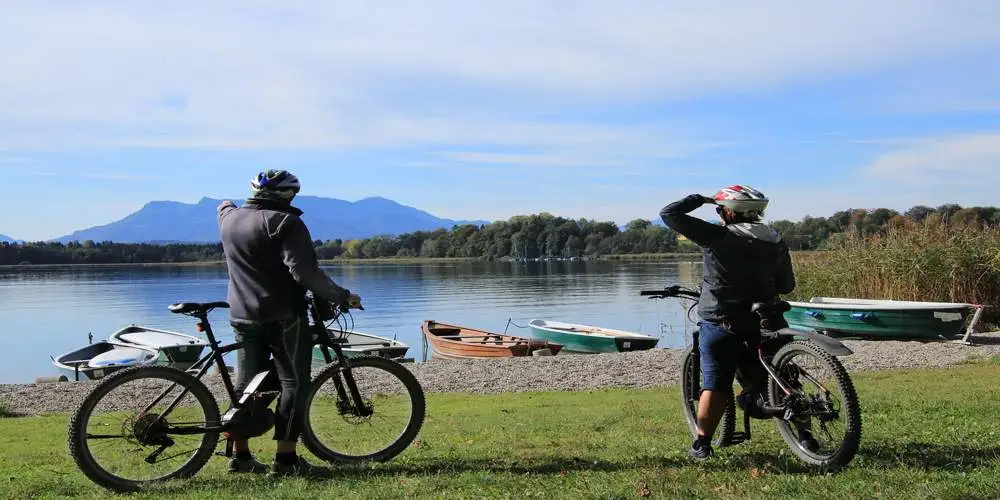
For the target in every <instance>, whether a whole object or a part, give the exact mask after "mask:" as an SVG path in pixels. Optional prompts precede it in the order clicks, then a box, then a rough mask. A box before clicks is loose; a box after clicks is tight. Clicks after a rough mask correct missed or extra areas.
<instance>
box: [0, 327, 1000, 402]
mask: <svg viewBox="0 0 1000 500" xmlns="http://www.w3.org/2000/svg"><path fill="white" fill-rule="evenodd" d="M974 341H975V342H976V343H975V344H973V345H964V344H960V343H956V342H951V341H940V342H920V341H898V340H893V341H862V340H845V341H844V344H845V345H847V346H848V347H849V348H850V349H851V350H853V351H854V354H852V355H850V356H845V357H842V358H839V359H840V361H841V363H843V365H844V367H845V368H846V369H847V371H848V373H851V374H853V373H857V372H878V371H887V370H901V369H921V368H946V367H949V366H955V365H959V364H965V363H969V362H976V361H980V360H987V359H991V358H994V357H997V356H1000V331H996V332H989V333H978V334H975V335H974ZM411 349H412V348H411ZM684 352H685V350H684V349H676V348H669V349H666V348H665V349H652V350H648V351H635V352H627V353H610V354H578V355H556V356H549V357H538V358H534V357H518V358H499V359H464V360H453V359H431V360H428V361H427V362H425V363H406V364H404V365H403V366H405V367H406V368H407V369H408V370H410V371H411V372H412V373H413V374H414V375H415V376H416V377H417V379H418V380H419V381H420V384H421V385H422V386H423V389H424V391H425V392H428V393H471V394H495V393H503V392H537V391H587V390H600V389H611V388H623V389H652V388H659V387H669V386H676V385H677V384H678V381H679V378H680V369H681V363H682V362H683V356H684ZM409 354H411V355H412V354H413V353H409ZM202 381H205V382H206V383H207V385H208V386H209V388H210V389H211V390H212V392H213V393H214V394H215V395H216V398H218V400H219V401H220V406H226V405H227V404H228V403H226V401H227V398H226V396H225V391H224V389H223V387H222V384H221V379H220V377H219V376H218V375H211V374H210V375H206V376H205V377H203V378H202ZM97 383H98V382H94V381H85V382H50V383H24V384H0V405H6V406H7V409H8V411H10V412H11V413H13V414H14V415H16V417H23V416H33V415H42V414H50V413H65V412H72V411H74V410H75V409H76V407H77V406H78V405H79V403H80V402H81V401H82V400H83V398H84V397H85V396H86V394H87V393H88V392H89V391H90V389H91V388H92V387H93V386H94V385H96V384H97ZM16 417H15V418H16Z"/></svg>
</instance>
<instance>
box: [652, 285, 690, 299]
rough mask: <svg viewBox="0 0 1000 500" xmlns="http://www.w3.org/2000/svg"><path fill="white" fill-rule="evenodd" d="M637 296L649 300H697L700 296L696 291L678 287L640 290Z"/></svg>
mask: <svg viewBox="0 0 1000 500" xmlns="http://www.w3.org/2000/svg"><path fill="white" fill-rule="evenodd" d="M639 295H641V296H644V297H649V298H651V299H662V298H666V297H679V298H685V299H692V300H698V298H699V297H700V296H701V294H700V293H699V291H698V290H693V289H690V288H684V287H681V286H678V285H672V286H668V287H667V288H664V289H663V290H642V291H640V292H639Z"/></svg>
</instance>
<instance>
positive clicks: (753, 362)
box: [640, 285, 861, 470]
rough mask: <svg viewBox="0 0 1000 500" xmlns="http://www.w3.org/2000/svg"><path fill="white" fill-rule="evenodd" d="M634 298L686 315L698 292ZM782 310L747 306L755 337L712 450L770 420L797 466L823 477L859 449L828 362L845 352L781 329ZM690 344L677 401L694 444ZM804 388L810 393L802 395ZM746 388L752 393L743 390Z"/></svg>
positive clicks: (838, 372) (852, 399)
mask: <svg viewBox="0 0 1000 500" xmlns="http://www.w3.org/2000/svg"><path fill="white" fill-rule="evenodd" d="M640 295H643V296H648V297H649V298H651V299H662V298H667V297H676V298H681V299H688V300H692V301H694V302H695V304H694V305H692V306H691V309H689V310H688V313H689V314H690V313H691V311H692V310H693V309H694V307H695V305H697V301H698V298H699V296H700V290H695V289H690V288H683V287H680V286H676V285H675V286H671V287H668V288H666V289H663V290H648V291H642V292H640ZM789 309H790V305H789V304H788V303H787V302H784V301H780V300H776V301H772V302H764V303H757V304H754V305H753V307H752V310H753V312H754V313H755V314H756V315H757V317H758V318H759V319H760V324H761V336H760V339H759V341H755V340H750V341H748V343H747V344H748V345H747V348H748V351H747V356H746V359H745V360H744V363H742V364H741V366H740V370H738V371H737V381H738V382H739V383H740V385H741V386H742V387H743V389H744V391H743V392H742V393H741V394H740V397H738V398H736V397H734V396H733V395H732V394H730V395H729V402H728V405H727V407H726V411H725V413H724V414H723V416H722V420H721V421H720V423H719V427H718V430H717V431H716V436H717V438H716V440H715V442H714V444H715V445H716V446H719V447H726V446H733V445H737V444H740V443H742V442H744V441H747V440H749V439H750V438H751V435H750V419H751V418H754V419H760V420H768V419H773V420H774V421H775V423H776V425H777V428H778V432H779V433H780V434H781V437H782V438H783V439H784V440H785V442H786V443H787V444H788V446H789V447H790V448H791V450H792V452H793V453H794V454H795V455H796V456H797V457H798V458H799V459H800V460H802V461H803V462H805V463H806V464H809V465H811V466H816V467H819V468H821V469H824V470H831V469H837V468H840V467H843V466H846V465H847V464H848V463H850V461H851V460H852V459H853V458H854V455H855V454H856V453H857V451H858V447H859V446H860V444H861V409H860V406H859V404H858V396H857V394H856V392H855V390H854V385H853V383H852V382H851V378H850V376H848V374H847V370H845V369H844V367H843V365H842V364H841V363H840V361H838V360H837V358H836V356H848V355H851V354H853V352H852V351H851V350H850V349H848V348H847V346H845V345H844V344H842V343H841V342H840V341H838V340H836V339H833V338H830V337H827V336H824V335H820V334H817V333H814V332H807V331H802V330H795V329H791V328H788V323H786V322H785V320H784V317H783V313H784V312H785V311H788V310H789ZM796 337H798V339H796ZM692 339H693V344H692V347H691V348H690V349H689V350H688V352H687V353H686V355H685V357H684V364H683V367H682V369H681V370H682V373H681V399H682V404H683V408H684V416H685V418H686V419H687V422H688V427H689V428H690V430H691V434H692V437H694V436H697V412H698V402H699V400H700V398H701V392H702V390H701V383H702V373H701V363H700V354H699V349H698V330H697V329H696V330H695V331H693V332H692ZM751 349H752V350H753V351H751ZM754 351H755V353H756V357H754V356H753V352H754ZM800 358H803V359H801V360H800ZM761 368H762V369H763V371H761ZM807 386H811V387H813V388H814V390H813V391H810V390H808V388H807ZM752 387H756V388H758V389H757V391H759V392H757V391H754V390H748V389H749V388H752ZM765 387H766V389H765ZM831 388H832V389H834V390H833V391H831ZM734 392H735V391H734ZM764 393H766V394H764ZM837 393H839V394H840V397H839V398H838V397H837V396H836V394H837ZM765 398H766V399H765ZM838 400H839V401H838ZM737 406H739V407H740V409H741V410H743V432H736V407H737ZM838 428H839V429H840V430H837V429H838Z"/></svg>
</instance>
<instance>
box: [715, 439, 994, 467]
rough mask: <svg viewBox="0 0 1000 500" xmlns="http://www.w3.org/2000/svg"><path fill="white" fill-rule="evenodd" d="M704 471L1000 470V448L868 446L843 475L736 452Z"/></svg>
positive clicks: (783, 458)
mask: <svg viewBox="0 0 1000 500" xmlns="http://www.w3.org/2000/svg"><path fill="white" fill-rule="evenodd" d="M702 467H703V468H704V469H706V470H713V471H732V470H739V469H744V468H745V469H751V468H757V469H761V470H767V471H768V472H770V473H775V474H787V475H816V474H828V473H833V474H838V473H840V472H844V471H848V470H851V469H868V470H891V469H917V470H922V471H929V472H971V471H974V470H977V469H985V468H996V467H1000V446H974V445H969V444H936V443H922V442H908V443H896V442H885V441H883V442H874V443H867V444H865V445H862V447H861V449H860V450H858V453H857V455H855V457H854V460H853V461H852V462H851V463H850V464H849V465H848V466H847V468H845V469H841V470H840V471H831V470H824V469H820V468H815V467H810V466H808V465H806V464H804V463H802V462H801V461H799V460H798V459H797V458H795V457H794V456H792V455H789V454H787V453H773V452H766V451H757V450H748V451H747V452H745V453H743V452H734V453H732V454H731V455H729V456H727V457H726V458H725V460H716V461H714V462H706V463H705V464H704V465H703V466H702Z"/></svg>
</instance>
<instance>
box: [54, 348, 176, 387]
mask: <svg viewBox="0 0 1000 500" xmlns="http://www.w3.org/2000/svg"><path fill="white" fill-rule="evenodd" d="M158 355H159V353H158V352H157V351H156V350H154V349H148V348H145V347H142V346H135V345H130V344H123V343H117V342H108V341H101V342H96V343H94V344H89V345H87V346H84V347H81V348H79V349H75V350H73V351H70V352H67V353H65V354H62V355H60V356H59V357H56V358H52V364H53V366H55V367H56V369H57V370H58V371H59V372H60V373H62V374H64V375H66V378H68V379H69V380H74V381H80V380H97V379H101V378H104V377H106V376H108V375H110V374H112V373H115V372H117V371H121V370H124V369H126V368H131V367H133V366H143V365H152V364H155V363H156V362H157V359H158Z"/></svg>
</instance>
